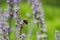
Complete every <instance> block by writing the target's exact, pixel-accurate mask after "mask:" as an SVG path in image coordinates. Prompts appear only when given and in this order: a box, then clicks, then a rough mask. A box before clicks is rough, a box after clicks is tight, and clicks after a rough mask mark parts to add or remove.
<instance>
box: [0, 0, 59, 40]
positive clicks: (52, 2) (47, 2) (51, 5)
mask: <svg viewBox="0 0 60 40" xmlns="http://www.w3.org/2000/svg"><path fill="white" fill-rule="evenodd" d="M41 2H42V7H43V9H44V14H45V22H46V28H47V35H48V40H55V38H54V33H55V30H59V31H60V0H41ZM6 5H7V3H6V0H0V8H3V9H4V8H6V7H7V6H6ZM20 8H21V10H20V11H21V12H20V13H21V18H22V19H27V20H28V21H29V24H28V25H27V26H26V28H24V32H25V33H26V34H27V32H28V29H29V26H30V24H31V22H32V20H33V18H32V9H31V6H30V5H28V4H27V1H26V0H22V3H21V4H20ZM26 13H30V15H31V17H30V18H28V17H26ZM23 15H24V16H23ZM13 22H14V21H13ZM12 26H13V25H12ZM35 26H36V25H35ZM13 28H14V27H13ZM37 29H38V28H36V27H34V28H33V30H32V36H31V40H36V35H35V33H36V31H37ZM12 35H13V33H12ZM12 35H11V36H12ZM11 40H14V39H12V37H11Z"/></svg>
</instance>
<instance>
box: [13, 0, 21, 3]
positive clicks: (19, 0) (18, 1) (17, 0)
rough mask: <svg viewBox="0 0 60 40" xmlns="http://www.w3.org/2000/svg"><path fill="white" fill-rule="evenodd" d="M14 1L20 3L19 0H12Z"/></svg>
mask: <svg viewBox="0 0 60 40" xmlns="http://www.w3.org/2000/svg"><path fill="white" fill-rule="evenodd" d="M13 2H14V3H20V2H21V0H13Z"/></svg>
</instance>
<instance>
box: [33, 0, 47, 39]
mask: <svg viewBox="0 0 60 40" xmlns="http://www.w3.org/2000/svg"><path fill="white" fill-rule="evenodd" d="M32 10H33V14H34V18H35V21H34V22H35V23H37V24H38V23H40V24H41V32H40V33H42V34H45V33H46V25H45V20H44V12H43V9H42V7H41V3H39V0H33V1H32ZM37 35H38V36H39V34H37ZM38 36H37V37H38ZM40 36H41V35H40ZM43 37H47V36H45V35H43ZM39 38H40V37H39Z"/></svg>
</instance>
